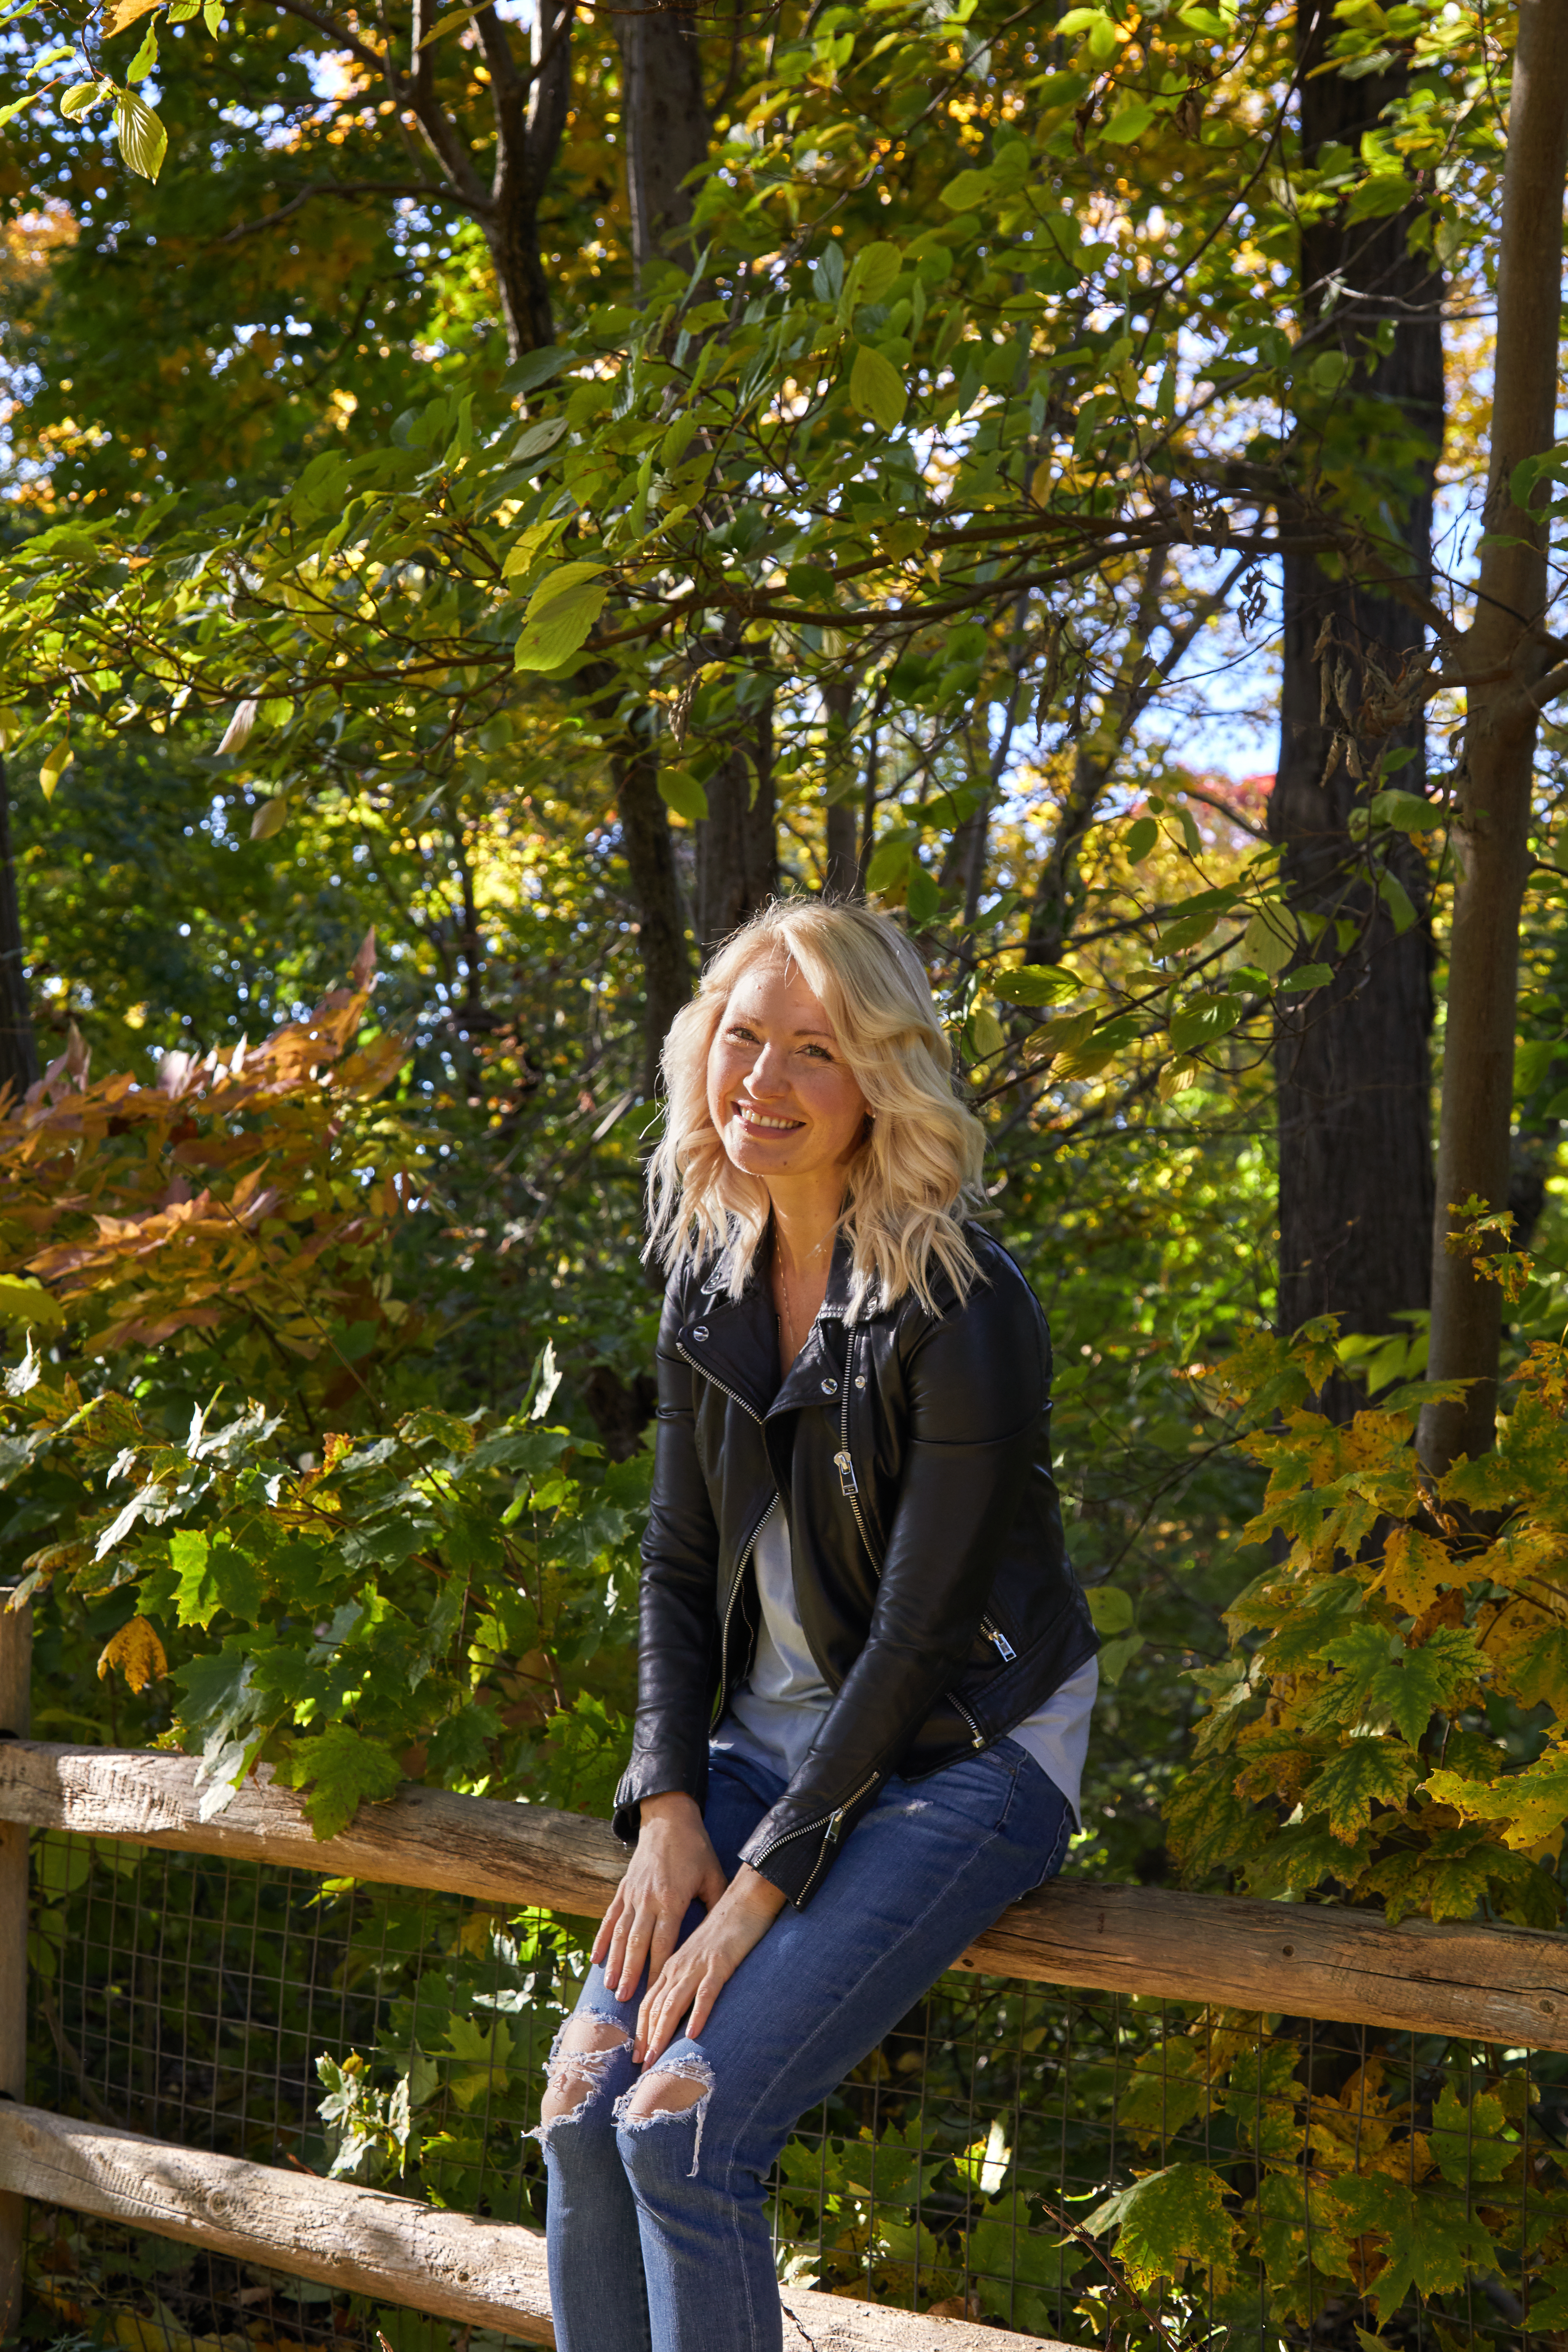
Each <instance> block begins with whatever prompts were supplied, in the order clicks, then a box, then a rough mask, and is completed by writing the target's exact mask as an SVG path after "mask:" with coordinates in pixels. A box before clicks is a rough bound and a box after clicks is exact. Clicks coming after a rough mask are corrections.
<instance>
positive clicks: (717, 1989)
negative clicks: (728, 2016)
mask: <svg viewBox="0 0 1568 2352" xmlns="http://www.w3.org/2000/svg"><path fill="white" fill-rule="evenodd" d="M729 1981H730V1971H729V1969H724V1970H723V1971H722V1973H721V1972H720V1971H719V1969H717V1968H716V1967H714V1966H712V1965H710V1966H709V1967H708V1968H707V1969H704V1970H703V1973H702V1981H701V1982H700V1985H699V1986H698V1988H697V1991H696V1995H695V1998H694V1999H693V2000H692V2003H691V2015H690V2016H689V2019H688V2020H687V2023H686V2031H687V2034H688V2036H689V2039H690V2040H691V2041H693V2042H695V2041H696V2040H697V2039H698V2037H699V2036H700V2033H701V2032H702V2029H703V2027H704V2026H705V2025H706V2024H707V2022H708V2021H709V2019H710V2017H711V2016H712V2014H713V2004H714V2003H715V2001H716V2000H718V1998H719V1996H720V1994H721V1992H722V1991H723V1990H724V1987H725V1986H726V1985H727V1984H728V1983H729Z"/></svg>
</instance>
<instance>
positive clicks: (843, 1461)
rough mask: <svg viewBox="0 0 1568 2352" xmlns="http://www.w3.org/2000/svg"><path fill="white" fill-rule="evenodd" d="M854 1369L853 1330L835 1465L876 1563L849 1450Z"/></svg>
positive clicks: (841, 1490)
mask: <svg viewBox="0 0 1568 2352" xmlns="http://www.w3.org/2000/svg"><path fill="white" fill-rule="evenodd" d="M854 1369H855V1335H854V1333H853V1332H851V1333H850V1335H849V1345H848V1348H847V1350H846V1352H845V1364H844V1402H843V1404H842V1405H841V1406H840V1408H839V1414H838V1451H837V1454H835V1455H834V1457H833V1466H834V1468H835V1469H836V1470H837V1473H838V1486H839V1490H840V1492H841V1493H842V1494H844V1495H846V1496H847V1497H848V1501H849V1507H850V1509H851V1510H852V1511H853V1512H854V1514H855V1525H856V1527H857V1528H858V1529H859V1533H860V1540H861V1542H862V1543H863V1544H864V1545H865V1547H866V1557H867V1558H868V1559H869V1560H871V1561H872V1562H873V1563H875V1561H876V1558H877V1555H876V1553H875V1552H874V1551H873V1550H872V1549H871V1538H870V1537H869V1536H868V1534H867V1532H866V1522H865V1520H864V1519H863V1518H862V1517H860V1487H859V1484H858V1480H857V1478H856V1476H855V1460H854V1456H853V1455H852V1454H851V1453H850V1451H849V1391H850V1389H851V1387H852V1386H853V1382H852V1381H851V1379H850V1374H851V1373H852V1372H853V1370H854Z"/></svg>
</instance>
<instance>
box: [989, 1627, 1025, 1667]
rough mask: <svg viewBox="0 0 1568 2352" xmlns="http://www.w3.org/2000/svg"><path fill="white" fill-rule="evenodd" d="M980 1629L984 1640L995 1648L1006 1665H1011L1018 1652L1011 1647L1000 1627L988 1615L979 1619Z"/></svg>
mask: <svg viewBox="0 0 1568 2352" xmlns="http://www.w3.org/2000/svg"><path fill="white" fill-rule="evenodd" d="M980 1630H981V1632H982V1633H984V1636H985V1638H986V1640H987V1641H988V1642H990V1643H992V1644H993V1645H994V1648H995V1649H996V1650H997V1652H998V1653H999V1654H1000V1655H1001V1657H1002V1658H1003V1659H1004V1660H1005V1663H1006V1664H1008V1665H1011V1664H1012V1663H1013V1661H1014V1659H1015V1658H1016V1656H1017V1654H1018V1653H1017V1651H1016V1649H1015V1648H1014V1647H1013V1644H1012V1643H1011V1642H1010V1641H1009V1640H1008V1639H1007V1636H1006V1634H1005V1633H1003V1632H1002V1630H1001V1628H1000V1627H999V1626H996V1625H993V1623H992V1622H991V1620H990V1618H989V1617H983V1618H982V1619H981V1620H980Z"/></svg>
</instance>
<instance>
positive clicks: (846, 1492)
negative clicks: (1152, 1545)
mask: <svg viewBox="0 0 1568 2352" xmlns="http://www.w3.org/2000/svg"><path fill="white" fill-rule="evenodd" d="M967 1231H968V1237H969V1242H970V1245H971V1247H972V1248H973V1251H974V1254H975V1256H976V1258H977V1259H978V1261H979V1265H980V1269H981V1279H980V1280H979V1281H978V1282H977V1283H976V1284H975V1285H974V1286H973V1289H972V1290H971V1292H970V1294H969V1297H968V1299H967V1300H966V1301H965V1302H964V1303H963V1304H962V1305H961V1304H960V1303H959V1301H958V1300H957V1298H956V1297H955V1296H954V1295H953V1293H952V1289H951V1288H950V1287H949V1286H947V1284H946V1283H945V1280H943V1279H942V1278H941V1277H939V1279H938V1285H937V1286H936V1297H937V1300H938V1304H939V1306H941V1307H942V1309H943V1311H942V1313H941V1314H940V1316H937V1317H932V1316H931V1315H929V1314H928V1313H927V1312H926V1311H925V1310H924V1309H923V1308H922V1307H921V1306H920V1305H919V1303H918V1302H917V1301H916V1300H915V1299H914V1298H912V1297H908V1296H906V1297H903V1298H901V1299H900V1300H898V1301H897V1302H896V1303H895V1304H894V1305H892V1306H891V1307H886V1308H876V1307H872V1308H866V1307H862V1309H861V1311H860V1314H859V1316H858V1318H857V1319H856V1320H855V1321H854V1322H853V1323H851V1322H849V1321H847V1293H848V1276H849V1251H848V1245H847V1243H846V1242H844V1241H843V1240H842V1239H841V1240H840V1241H839V1243H838V1244H837V1247H836V1249H835V1252H834V1259H833V1266H832V1271H831V1275H830V1276H829V1280H828V1285H827V1295H826V1300H825V1301H824V1304H823V1308H822V1312H821V1314H820V1315H819V1316H818V1318H817V1320H816V1325H815V1326H814V1328H813V1329H812V1332H811V1336H810V1338H809V1339H807V1341H806V1343H805V1347H804V1348H803V1349H801V1352H800V1354H799V1356H798V1357H797V1358H796V1359H795V1363H794V1364H793V1365H792V1367H791V1369H790V1372H789V1376H788V1378H787V1379H786V1380H785V1381H784V1382H783V1384H782V1386H781V1384H780V1381H779V1366H778V1346H777V1339H776V1336H775V1329H774V1320H773V1299H772V1296H771V1290H770V1286H769V1283H768V1280H767V1273H766V1268H767V1265H768V1251H769V1247H770V1242H769V1239H768V1237H766V1236H764V1238H763V1244H762V1248H761V1250H760V1251H759V1253H758V1257H757V1261H756V1264H755V1265H753V1267H752V1273H751V1275H750V1276H749V1278H748V1281H747V1285H746V1288H745V1290H744V1292H743V1293H742V1297H740V1298H739V1299H736V1300H733V1301H731V1299H729V1298H727V1297H724V1296H723V1295H722V1293H715V1292H714V1291H711V1290H709V1289H706V1288H705V1287H704V1285H703V1280H702V1277H701V1276H700V1273H698V1272H696V1271H692V1272H689V1273H687V1274H686V1275H684V1276H681V1277H679V1278H678V1279H677V1280H676V1281H674V1282H672V1283H671V1285H670V1286H669V1289H668V1293H667V1295H666V1299H665V1307H664V1318H663V1321H662V1324H661V1326H660V1329H659V1339H658V1391H659V1402H658V1451H657V1466H656V1470H655V1475H654V1487H653V1507H652V1513H651V1516H650V1517H649V1520H648V1528H647V1537H646V1538H645V1539H644V1543H643V1580H642V1628H641V1640H640V1643H639V1650H638V1698H637V1727H636V1734H635V1739H634V1744H633V1748H632V1757H631V1761H630V1763H629V1765H628V1766H627V1768H626V1773H625V1776H624V1777H623V1779H622V1781H621V1784H620V1787H619V1789H618V1790H616V1831H617V1832H618V1833H619V1834H620V1836H621V1837H622V1838H623V1839H627V1840H629V1839H632V1838H634V1837H635V1836H636V1833H637V1806H638V1801H639V1800H640V1799H641V1798H644V1797H653V1796H658V1795H660V1794H662V1793H664V1792H665V1791H666V1790H671V1789H684V1790H687V1791H688V1793H689V1795H691V1796H693V1797H694V1798H696V1800H697V1801H698V1803H699V1804H700V1803H701V1802H702V1801H703V1798H704V1795H705V1793H706V1790H707V1781H708V1738H709V1732H710V1727H712V1726H713V1725H714V1724H716V1723H717V1722H718V1720H719V1718H720V1717H721V1715H722V1714H723V1712H724V1709H725V1707H726V1706H728V1704H729V1700H730V1696H731V1692H732V1691H733V1690H734V1689H735V1688H736V1686H737V1685H739V1684H740V1683H741V1682H742V1681H743V1680H744V1679H745V1677H746V1675H748V1674H749V1673H750V1671H751V1665H752V1653H753V1650H754V1648H755V1643H756V1635H757V1628H758V1623H759V1620H760V1612H759V1608H758V1601H757V1590H756V1580H755V1577H754V1575H753V1573H752V1545H753V1544H754V1542H755V1540H756V1538H757V1534H758V1531H759V1529H760V1528H761V1527H762V1524H763V1519H764V1518H765V1517H767V1515H768V1514H769V1512H770V1511H773V1510H778V1509H782V1510H783V1511H784V1516H785V1519H786V1521H787V1523H788V1527H789V1536H790V1553H791V1559H792V1560H793V1563H794V1570H795V1602H796V1606H797V1608H798V1609H799V1612H800V1620H801V1624H802V1627H803V1629H804V1632H805V1638H806V1641H807V1643H809V1645H810V1648H811V1654H812V1655H813V1657H814V1658H815V1659H816V1664H817V1665H818V1667H819V1668H820V1669H821V1673H822V1677H823V1680H824V1681H825V1682H826V1685H827V1686H828V1688H829V1689H830V1690H831V1691H832V1692H833V1694H834V1700H833V1705H832V1706H831V1707H830V1708H829V1710H828V1713H827V1715H826V1717H825V1718H824V1720H823V1723H822V1727H821V1728H820V1730H819V1731H818V1733H817V1736H816V1741H815V1743H814V1745H813V1747H812V1748H811V1752H810V1754H809V1755H808V1756H807V1757H806V1759H805V1763H804V1764H803V1765H802V1766H801V1768H800V1769H799V1771H798V1772H797V1773H796V1774H795V1778H794V1780H792V1781H791V1783H790V1785H789V1788H788V1789H787V1790H786V1791H785V1793H784V1796H783V1797H781V1798H780V1800H779V1801H778V1803H777V1804H776V1805H774V1807H773V1810H772V1811H771V1812H770V1813H768V1814H767V1815H766V1817H765V1818H764V1819H763V1822H762V1823H761V1824H760V1826H759V1827H758V1829H757V1831H756V1832H755V1834H754V1835H753V1836H752V1840H751V1842H750V1843H749V1844H748V1845H747V1847H746V1848H745V1852H744V1856H743V1858H744V1860H745V1861H747V1862H749V1863H750V1864H752V1867H753V1868H754V1869H756V1870H759V1871H761V1873H762V1874H763V1876H764V1877H765V1878H768V1879H771V1880H772V1882H773V1885H775V1886H777V1887H779V1888H780V1889H781V1890H782V1891H783V1892H784V1894H785V1895H788V1896H789V1897H790V1899H791V1900H792V1901H793V1902H795V1903H796V1904H798V1905H804V1904H805V1902H806V1901H807V1900H808V1899H809V1897H810V1895H812V1893H813V1891H814V1890H815V1889H816V1887H817V1886H819V1885H821V1884H822V1880H823V1878H824V1876H825V1874H826V1871H827V1870H828V1868H829V1867H830V1865H831V1864H832V1863H833V1860H834V1858H835V1856H836V1855H837V1853H838V1851H839V1850H840V1848H841V1846H842V1844H843V1842H844V1840H845V1838H846V1837H847V1835H848V1833H849V1832H850V1831H851V1830H852V1829H853V1828H854V1825H855V1823H856V1822H857V1820H858V1818H859V1816H860V1814H861V1813H862V1812H863V1811H865V1809H866V1807H867V1806H868V1804H869V1803H870V1802H871V1801H872V1799H873V1798H874V1796H875V1794H876V1792H877V1790H879V1788H880V1787H881V1785H882V1783H883V1782H884V1781H885V1780H888V1779H889V1778H890V1777H891V1776H892V1775H893V1774H895V1773H901V1774H902V1775H904V1776H905V1777H906V1778H909V1779H919V1778H921V1777H922V1776H923V1775H924V1774H926V1773H929V1772H935V1771H939V1770H940V1769H942V1766H943V1765H944V1764H950V1763H952V1761H953V1760H954V1759H956V1758H957V1757H959V1756H961V1755H963V1753H964V1752H965V1750H966V1749H969V1748H984V1747H988V1746H989V1745H990V1743H991V1742H992V1741H993V1740H994V1739H999V1738H1002V1737H1003V1736H1004V1735H1005V1733H1006V1732H1007V1731H1008V1730H1009V1729H1010V1728H1011V1727H1012V1726H1013V1725H1015V1724H1016V1723H1019V1722H1021V1721H1022V1720H1023V1719H1024V1717H1026V1716H1027V1715H1031V1714H1033V1713H1034V1711H1035V1710H1036V1709H1037V1707H1039V1706H1042V1705H1043V1704H1044V1702H1045V1701H1046V1700H1047V1698H1048V1697H1049V1696H1050V1695H1051V1693H1052V1692H1053V1691H1054V1690H1055V1689H1056V1688H1057V1687H1058V1685H1059V1684H1061V1683H1063V1682H1065V1681H1066V1680H1067V1678H1068V1675H1071V1674H1073V1673H1075V1672H1076V1671H1077V1670H1078V1668H1079V1666H1081V1665H1082V1664H1085V1662H1086V1661H1087V1660H1088V1659H1089V1657H1090V1656H1091V1655H1092V1654H1093V1653H1094V1652H1095V1651H1096V1650H1097V1649H1098V1648H1099V1646H1100V1644H1099V1639H1098V1636H1097V1635H1096V1633H1095V1631H1094V1626H1093V1623H1092V1622H1091V1621H1090V1618H1089V1609H1088V1605H1087V1603H1086V1602H1085V1600H1084V1597H1083V1594H1082V1591H1080V1589H1079V1583H1078V1580H1077V1579H1076V1577H1075V1576H1074V1574H1073V1571H1072V1568H1071V1565H1070V1564H1069V1562H1068V1557H1067V1551H1066V1548H1065V1545H1064V1543H1063V1539H1062V1523H1061V1511H1060V1507H1059V1505H1058V1496H1057V1487H1056V1482H1055V1480H1054V1479H1053V1477H1052V1475H1051V1455H1050V1441H1049V1433H1050V1417H1051V1401H1050V1371H1051V1350H1050V1339H1049V1336H1048V1334H1047V1329H1046V1320H1045V1317H1044V1315H1043V1314H1042V1312H1041V1309H1040V1305H1039V1301H1038V1300H1037V1298H1036V1297H1035V1294H1034V1292H1033V1291H1032V1290H1031V1289H1030V1287H1029V1286H1028V1284H1027V1283H1026V1281H1025V1279H1024V1276H1023V1275H1022V1273H1021V1272H1020V1271H1019V1269H1018V1267H1017V1265H1016V1264H1015V1263H1014V1261H1013V1259H1012V1258H1011V1257H1009V1255H1007V1253H1006V1251H1005V1250H1004V1249H1003V1248H1002V1247H1001V1246H1000V1244H997V1243H996V1242H994V1241H993V1240H992V1238H991V1237H990V1235H989V1234H986V1233H984V1231H983V1230H981V1229H980V1228H979V1227H977V1226H970V1227H969V1228H968V1229H967Z"/></svg>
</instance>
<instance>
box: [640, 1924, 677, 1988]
mask: <svg viewBox="0 0 1568 2352" xmlns="http://www.w3.org/2000/svg"><path fill="white" fill-rule="evenodd" d="M679 1939H680V1922H679V1919H678V1918H677V1917H676V1916H675V1915H674V1913H673V1912H670V1911H661V1912H660V1913H659V1915H658V1925H657V1926H656V1927H655V1928H654V1932H653V1941H652V1943H651V1944H650V1945H649V1947H648V1960H647V1973H648V1981H649V1983H650V1984H652V1983H654V1982H656V1981H657V1980H658V1978H659V1977H660V1976H661V1975H662V1974H663V1971H664V1967H665V1963H666V1962H667V1961H668V1958H669V1957H670V1954H671V1953H672V1952H673V1951H674V1949H675V1948H676V1945H677V1944H678V1943H679Z"/></svg>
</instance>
